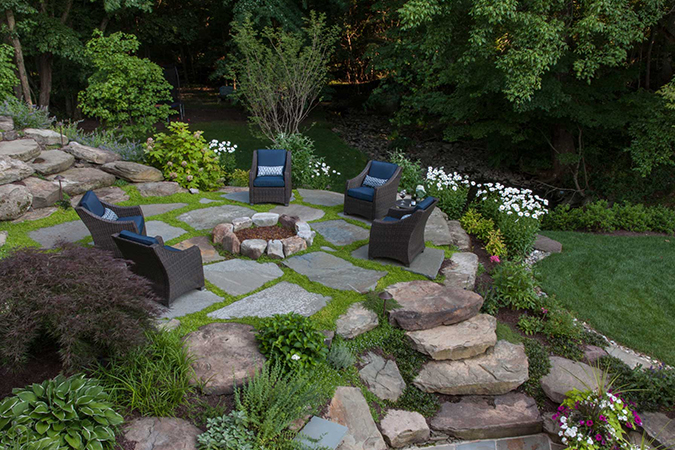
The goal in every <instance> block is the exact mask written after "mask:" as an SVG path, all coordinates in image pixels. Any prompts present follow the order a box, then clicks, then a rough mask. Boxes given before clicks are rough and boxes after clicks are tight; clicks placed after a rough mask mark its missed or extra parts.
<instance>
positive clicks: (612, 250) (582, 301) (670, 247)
mask: <svg viewBox="0 0 675 450" xmlns="http://www.w3.org/2000/svg"><path fill="white" fill-rule="evenodd" d="M544 234H546V235H547V236H548V237H550V238H552V239H555V240H557V241H559V242H561V243H562V244H563V253H561V254H557V255H552V256H549V257H548V258H546V259H545V260H543V261H542V262H541V263H539V264H538V265H537V269H538V273H539V274H540V278H541V287H542V289H544V291H545V292H547V293H548V294H555V295H556V296H557V297H558V299H559V300H560V301H561V302H562V303H563V305H565V306H566V307H568V308H569V309H571V310H573V311H574V312H575V313H576V314H577V316H578V317H579V318H580V319H582V320H584V321H587V322H588V323H589V324H590V325H591V326H593V327H594V328H595V329H597V330H598V331H600V332H601V333H603V334H605V335H606V336H608V337H610V338H612V339H614V340H616V341H617V342H620V343H622V344H624V345H626V346H628V347H631V348H634V349H635V350H639V351H642V352H645V353H647V354H650V355H652V356H654V357H656V358H658V359H660V360H662V361H663V362H665V363H667V364H670V365H675V339H674V338H673V336H675V331H674V330H675V282H674V281H673V280H674V278H673V276H674V274H675V237H668V236H639V237H626V236H603V235H595V234H586V233H573V232H562V231H561V232H546V233H544Z"/></svg>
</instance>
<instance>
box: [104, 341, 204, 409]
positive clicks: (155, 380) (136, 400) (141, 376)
mask: <svg viewBox="0 0 675 450" xmlns="http://www.w3.org/2000/svg"><path fill="white" fill-rule="evenodd" d="M146 336H147V342H148V343H147V345H143V346H139V347H137V348H136V349H134V350H133V351H131V352H129V354H128V355H126V356H125V357H124V358H114V359H112V360H111V361H109V362H107V363H106V364H100V363H99V364H98V366H97V368H96V370H95V371H94V376H95V377H96V378H98V379H99V380H100V381H101V384H102V385H103V386H105V388H106V390H107V391H108V392H109V393H110V401H111V402H112V403H114V404H115V405H117V406H118V407H119V408H123V409H126V410H127V411H129V412H136V413H139V414H141V415H143V416H157V417H166V416H171V415H173V414H174V412H175V410H176V408H177V407H179V406H181V405H183V404H184V403H185V400H186V398H187V396H188V394H190V393H191V392H193V391H194V388H193V386H191V384H190V378H191V375H192V367H191V363H192V357H191V356H190V355H189V354H188V350H187V349H186V348H185V346H184V345H183V340H182V337H181V335H180V334H179V333H177V332H176V331H154V330H152V331H148V332H146Z"/></svg>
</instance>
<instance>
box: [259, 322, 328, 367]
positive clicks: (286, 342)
mask: <svg viewBox="0 0 675 450" xmlns="http://www.w3.org/2000/svg"><path fill="white" fill-rule="evenodd" d="M324 338H325V337H324V335H323V333H321V332H320V331H317V330H316V329H315V328H314V324H313V323H312V321H311V320H309V319H308V318H307V317H303V316H301V315H299V314H296V313H290V314H283V315H281V314H278V315H275V316H273V317H271V318H269V319H266V320H265V322H264V323H263V325H262V326H261V327H260V329H259V330H258V334H257V335H256V339H258V342H259V343H260V351H261V352H262V353H263V354H264V355H265V356H267V357H268V358H270V359H272V360H274V361H275V362H276V363H280V364H283V365H285V366H286V367H287V368H290V369H307V368H310V367H313V366H315V365H316V364H317V363H319V362H320V361H324V360H325V359H326V355H327V354H328V349H327V348H326V344H325V343H324Z"/></svg>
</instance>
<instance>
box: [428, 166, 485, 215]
mask: <svg viewBox="0 0 675 450" xmlns="http://www.w3.org/2000/svg"><path fill="white" fill-rule="evenodd" d="M474 184H475V183H474ZM425 185H426V190H427V192H428V193H429V195H431V196H432V197H436V198H438V207H439V208H440V209H441V210H442V211H443V212H444V213H446V214H447V215H448V218H449V219H451V220H456V219H459V218H460V217H461V215H462V212H463V211H464V207H465V206H466V202H467V199H468V196H469V188H470V186H471V181H470V180H469V177H468V175H460V174H459V173H457V172H452V173H446V172H445V170H444V168H443V167H438V168H435V167H431V166H429V167H428V169H427V175H426V180H425Z"/></svg>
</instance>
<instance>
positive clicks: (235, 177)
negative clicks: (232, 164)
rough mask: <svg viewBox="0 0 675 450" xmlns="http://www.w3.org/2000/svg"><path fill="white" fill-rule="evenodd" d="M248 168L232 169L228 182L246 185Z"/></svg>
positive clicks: (241, 185)
mask: <svg viewBox="0 0 675 450" xmlns="http://www.w3.org/2000/svg"><path fill="white" fill-rule="evenodd" d="M249 172H250V171H249V170H243V169H234V172H232V175H231V176H230V184H231V185H232V186H239V187H243V186H248V181H249V180H248V178H249Z"/></svg>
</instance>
